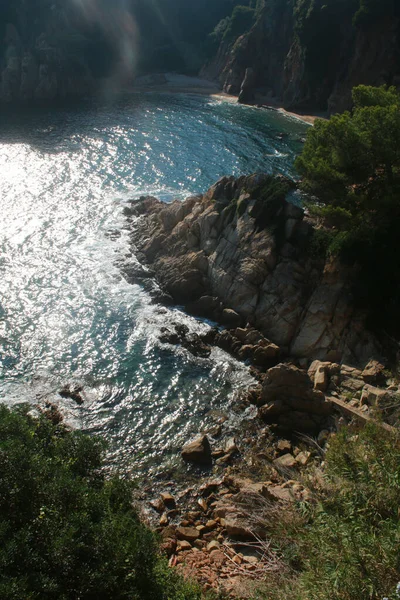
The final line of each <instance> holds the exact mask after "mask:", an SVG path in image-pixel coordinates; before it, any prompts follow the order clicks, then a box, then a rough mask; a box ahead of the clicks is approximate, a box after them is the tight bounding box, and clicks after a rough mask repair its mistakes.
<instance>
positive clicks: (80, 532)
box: [0, 406, 200, 600]
mask: <svg viewBox="0 0 400 600" xmlns="http://www.w3.org/2000/svg"><path fill="white" fill-rule="evenodd" d="M53 416H54V415H53ZM103 449H104V448H103V444H102V442H101V441H100V440H98V439H96V438H91V437H88V436H85V435H82V434H80V433H78V432H69V431H67V430H66V429H65V427H64V426H63V425H62V424H60V423H58V424H53V423H52V422H51V421H50V420H49V419H48V418H47V417H46V416H43V415H42V416H41V417H39V418H33V417H31V416H29V414H27V410H26V409H19V410H14V411H9V410H8V409H7V408H5V407H4V406H2V407H0V546H1V550H0V597H1V598H2V600H21V599H22V598H24V600H27V599H29V600H35V599H39V598H40V599H41V600H43V599H47V598H48V599H51V598H54V599H55V598H57V600H69V599H71V600H72V599H76V598H80V599H81V600H89V599H94V598H96V599H97V600H108V599H109V600H111V599H112V600H118V599H121V600H122V599H123V598H129V599H130V600H134V599H135V598H136V599H138V600H139V599H140V600H145V599H149V600H150V599H151V600H167V599H168V600H195V599H198V598H200V595H199V593H198V592H197V591H196V590H195V589H194V588H192V587H191V586H190V585H187V584H185V583H183V582H182V581H181V580H180V579H179V578H178V577H177V576H176V575H175V573H174V572H173V571H171V570H170V569H168V567H167V565H166V563H165V562H164V561H163V560H162V559H161V557H160V555H159V554H158V548H157V543H156V540H155V537H154V535H153V534H152V533H151V532H150V531H149V530H148V529H147V528H146V527H145V526H144V525H143V524H142V523H141V522H140V520H139V517H138V514H137V513H136V511H135V510H134V509H133V508H132V486H131V484H130V483H129V482H128V481H127V480H125V479H124V480H123V479H120V478H118V477H111V478H109V479H107V478H105V477H104V474H103V473H102V471H101V467H102V463H103V456H102V455H103Z"/></svg>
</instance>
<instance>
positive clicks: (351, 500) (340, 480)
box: [299, 426, 400, 600]
mask: <svg viewBox="0 0 400 600" xmlns="http://www.w3.org/2000/svg"><path fill="white" fill-rule="evenodd" d="M399 465H400V446H399V439H398V437H397V436H393V435H390V434H388V433H387V432H385V433H384V435H383V431H382V430H381V429H380V428H379V427H378V426H368V427H366V428H365V429H364V430H362V431H360V432H358V433H357V434H356V435H355V434H354V432H352V431H351V430H348V429H344V430H342V432H341V433H340V434H339V435H338V436H337V437H336V438H334V439H333V440H332V442H331V444H330V448H329V451H328V453H327V456H326V472H327V477H328V481H329V484H330V485H329V488H328V489H327V490H326V493H325V495H324V497H323V498H322V500H321V502H320V503H319V505H318V506H317V507H316V508H315V510H314V512H313V515H312V520H311V523H310V525H309V526H308V527H307V528H306V530H305V533H304V537H303V539H302V540H301V542H300V546H299V548H300V549H301V552H305V553H306V555H305V559H304V562H303V565H304V572H303V573H302V575H301V576H300V582H299V589H300V590H301V593H302V595H303V597H304V598H308V599H309V600H325V599H326V597H327V596H326V594H327V590H329V598H330V599H331V600H358V599H360V598H376V599H378V598H379V599H381V598H382V597H383V596H386V597H388V596H389V595H390V593H391V592H393V591H394V590H395V588H396V585H397V583H398V581H399V579H400V554H399V552H398V543H399V514H398V507H399V504H400V468H399ZM317 548H318V551H317V552H316V551H315V550H316V549H317Z"/></svg>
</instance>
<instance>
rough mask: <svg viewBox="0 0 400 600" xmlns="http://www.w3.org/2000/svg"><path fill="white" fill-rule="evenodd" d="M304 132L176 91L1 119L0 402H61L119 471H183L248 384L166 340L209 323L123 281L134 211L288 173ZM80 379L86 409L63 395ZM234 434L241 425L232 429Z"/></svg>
mask: <svg viewBox="0 0 400 600" xmlns="http://www.w3.org/2000/svg"><path fill="white" fill-rule="evenodd" d="M306 127H307V126H305V125H304V124H302V123H300V122H299V121H296V120H293V119H288V118H285V117H283V116H281V115H279V114H278V113H276V112H265V111H260V110H256V109H253V108H248V107H243V106H238V105H233V104H229V103H226V102H221V101H218V100H213V99H210V98H207V97H198V96H189V95H188V96H178V95H167V94H165V95H161V94H147V95H141V96H139V95H133V96H131V97H128V98H126V99H124V100H122V101H120V102H119V103H118V104H117V105H95V104H87V105H80V106H76V107H72V108H71V107H70V108H68V109H64V108H58V109H53V110H51V111H50V110H45V109H41V110H39V109H38V110H35V111H30V112H26V113H24V114H19V115H18V116H15V115H11V114H9V115H4V114H3V115H1V117H0V194H1V197H0V208H1V212H0V398H1V400H2V401H4V402H7V403H8V404H10V405H11V404H14V403H18V402H26V401H29V402H31V403H33V404H39V405H41V404H43V403H44V402H45V401H46V400H50V401H52V402H55V403H56V404H58V405H59V406H60V408H61V410H62V412H63V414H64V416H65V418H66V420H67V422H68V423H70V424H71V425H73V426H75V427H80V428H82V429H84V430H87V431H91V432H96V433H98V434H100V435H103V436H105V437H106V438H107V439H108V441H109V443H110V451H109V453H110V460H111V461H112V462H114V463H116V464H118V465H120V466H123V467H124V468H127V467H132V468H134V469H135V470H138V471H139V472H141V473H150V474H156V473H157V472H159V471H161V472H164V473H165V472H168V470H169V469H173V468H174V465H176V464H178V462H179V449H180V447H181V446H182V444H183V443H184V442H185V441H186V440H188V439H189V438H190V437H191V436H192V435H193V434H194V433H196V432H197V431H199V430H201V429H202V428H205V427H207V426H209V425H211V424H213V423H214V422H215V421H216V420H218V419H219V418H221V415H224V414H227V415H228V416H229V415H230V412H229V406H230V404H231V403H232V402H233V401H234V398H235V395H236V394H238V393H239V392H240V390H241V389H243V387H245V386H246V385H248V383H249V381H250V376H249V374H248V372H247V369H246V367H245V366H244V365H242V364H240V363H238V362H236V361H234V360H233V359H232V358H230V357H229V356H228V355H226V354H225V353H223V352H222V351H220V350H213V353H212V355H211V357H210V359H198V358H194V357H193V356H191V355H190V354H189V353H188V352H186V351H185V350H183V349H180V348H175V347H172V346H169V345H165V344H161V343H160V342H159V341H158V336H159V333H160V329H161V327H163V326H165V324H168V322H172V321H178V322H184V323H186V324H188V325H189V327H190V328H191V329H193V330H195V331H201V330H205V329H206V328H207V327H208V325H207V324H205V323H201V322H199V321H196V320H195V319H192V318H190V317H188V316H187V315H185V314H184V313H183V312H181V311H179V310H178V309H170V308H168V309H165V308H163V307H160V306H157V305H154V304H151V302H150V300H149V297H148V295H147V293H146V292H145V291H144V290H143V289H141V288H140V287H139V286H137V285H130V284H128V283H127V282H126V281H125V280H124V279H123V277H122V276H121V273H120V270H119V267H118V264H119V263H120V262H121V260H125V259H129V260H132V257H131V256H130V249H129V244H128V231H127V229H126V222H125V220H124V217H123V208H124V206H125V205H126V203H127V201H128V200H129V199H131V198H136V197H138V196H139V195H141V194H143V193H146V194H154V195H157V196H159V197H161V198H162V199H164V200H166V201H168V200H171V199H172V198H176V197H178V198H184V197H185V196H186V195H189V194H192V193H199V192H203V191H205V190H206V189H207V188H208V187H209V186H210V185H212V184H213V183H214V182H215V181H216V180H217V179H218V178H219V177H220V176H222V175H226V174H235V175H239V174H243V173H251V172H254V171H260V170H262V171H269V172H283V173H287V174H290V173H291V172H292V164H293V158H294V156H295V154H296V153H297V152H298V151H299V150H300V148H301V143H300V141H299V139H300V138H301V137H302V136H304V134H305V131H306ZM281 134H283V135H281ZM277 136H278V137H277ZM133 258H134V257H133ZM68 382H79V383H81V384H82V385H83V386H84V390H85V391H84V399H85V401H84V404H83V405H82V406H78V405H76V404H75V403H74V402H73V401H72V400H65V399H62V398H61V397H60V396H59V395H58V393H57V391H58V390H59V389H60V388H61V387H62V385H64V384H66V383H68ZM235 427H237V422H236V421H235V419H234V418H233V417H232V416H230V420H228V422H227V425H226V430H227V432H229V431H231V430H234V428H235Z"/></svg>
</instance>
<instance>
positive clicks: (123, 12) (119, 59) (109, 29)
mask: <svg viewBox="0 0 400 600" xmlns="http://www.w3.org/2000/svg"><path fill="white" fill-rule="evenodd" d="M71 2H72V3H73V6H74V9H75V10H76V11H78V14H79V16H80V17H81V18H82V19H83V20H84V22H85V23H86V25H87V26H89V27H94V28H98V29H99V30H100V31H101V32H102V34H103V35H104V37H105V39H106V40H107V42H108V44H109V46H110V48H111V49H112V52H113V56H114V57H115V59H114V61H113V66H112V69H111V73H110V74H109V77H108V78H107V81H105V83H104V92H105V93H106V94H107V93H115V92H117V91H118V90H119V89H121V88H123V87H126V86H128V85H129V84H131V83H132V82H133V80H134V78H135V76H136V66H137V59H138V46H139V29H138V27H137V23H136V21H135V18H134V16H133V14H132V11H131V10H130V7H129V3H128V2H127V0H113V2H112V3H111V2H109V1H108V0H71Z"/></svg>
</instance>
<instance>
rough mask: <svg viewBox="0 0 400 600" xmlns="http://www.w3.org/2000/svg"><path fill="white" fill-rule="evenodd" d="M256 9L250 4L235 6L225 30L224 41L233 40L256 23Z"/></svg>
mask: <svg viewBox="0 0 400 600" xmlns="http://www.w3.org/2000/svg"><path fill="white" fill-rule="evenodd" d="M254 19H255V10H254V8H250V7H249V6H235V8H234V9H233V13H232V16H231V17H230V19H229V22H228V23H227V27H226V29H225V31H224V35H223V38H222V39H223V41H224V42H233V41H234V40H236V39H237V38H238V37H239V36H241V35H243V34H244V33H246V31H248V30H249V29H250V28H251V26H252V25H253V23H254Z"/></svg>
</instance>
